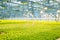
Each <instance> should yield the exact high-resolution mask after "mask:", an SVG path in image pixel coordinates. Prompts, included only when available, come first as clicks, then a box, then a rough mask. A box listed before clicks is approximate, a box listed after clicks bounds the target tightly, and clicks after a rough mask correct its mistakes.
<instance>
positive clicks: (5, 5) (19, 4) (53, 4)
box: [0, 0, 60, 20]
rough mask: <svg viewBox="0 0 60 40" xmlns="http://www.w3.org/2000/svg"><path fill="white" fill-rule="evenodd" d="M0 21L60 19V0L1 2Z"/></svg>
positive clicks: (13, 0) (11, 0)
mask: <svg viewBox="0 0 60 40" xmlns="http://www.w3.org/2000/svg"><path fill="white" fill-rule="evenodd" d="M0 19H40V20H45V19H46V20H55V19H58V20H59V19H60V1H59V0H0Z"/></svg>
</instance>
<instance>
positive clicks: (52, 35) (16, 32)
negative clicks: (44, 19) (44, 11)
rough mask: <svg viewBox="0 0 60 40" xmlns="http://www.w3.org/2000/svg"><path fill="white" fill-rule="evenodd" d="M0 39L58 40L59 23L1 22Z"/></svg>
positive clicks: (59, 33) (59, 34)
mask: <svg viewBox="0 0 60 40" xmlns="http://www.w3.org/2000/svg"><path fill="white" fill-rule="evenodd" d="M0 32H2V33H0V40H56V39H57V38H59V37H60V25H59V24H53V25H52V24H40V23H38V24H37V23H10V24H7V23H6V24H0Z"/></svg>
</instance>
